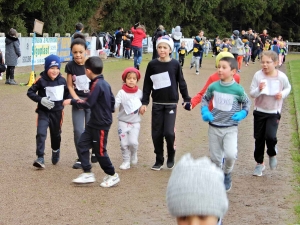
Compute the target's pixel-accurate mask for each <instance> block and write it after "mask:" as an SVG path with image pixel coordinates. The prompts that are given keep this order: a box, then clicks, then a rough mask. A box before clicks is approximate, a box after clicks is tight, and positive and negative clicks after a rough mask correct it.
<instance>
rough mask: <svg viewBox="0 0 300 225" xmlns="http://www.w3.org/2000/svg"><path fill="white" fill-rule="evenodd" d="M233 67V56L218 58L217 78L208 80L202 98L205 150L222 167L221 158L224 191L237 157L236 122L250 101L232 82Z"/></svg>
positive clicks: (239, 87) (228, 186) (234, 71)
mask: <svg viewBox="0 0 300 225" xmlns="http://www.w3.org/2000/svg"><path fill="white" fill-rule="evenodd" d="M236 71H237V61H236V59H234V58H230V57H224V58H221V59H220V62H219V66H218V74H219V77H220V81H216V82H214V83H212V84H211V85H210V86H209V87H208V89H207V91H206V93H205V95H204V96H203V98H202V103H201V114H202V119H203V120H204V121H206V122H209V129H208V136H209V151H210V158H211V160H212V162H213V163H215V164H216V165H217V166H218V167H220V168H222V161H223V156H224V158H225V162H224V165H223V170H224V176H225V179H224V184H225V189H226V191H229V190H230V189H231V186H232V182H231V172H232V170H233V166H234V163H235V160H236V157H237V152H238V149H237V133H238V124H239V122H240V121H241V120H242V119H244V118H245V117H246V116H247V114H248V111H249V107H250V101H249V98H248V96H247V94H246V93H245V91H244V88H243V87H242V86H241V85H239V84H238V83H236V82H235V80H234V78H233V75H234V74H235V73H236ZM212 98H213V109H212V111H209V108H208V107H209V101H210V100H211V99H212Z"/></svg>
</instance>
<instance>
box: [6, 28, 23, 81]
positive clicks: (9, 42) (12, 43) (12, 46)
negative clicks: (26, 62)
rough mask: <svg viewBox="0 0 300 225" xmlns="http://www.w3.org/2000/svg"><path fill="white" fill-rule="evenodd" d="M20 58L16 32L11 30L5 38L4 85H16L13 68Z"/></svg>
mask: <svg viewBox="0 0 300 225" xmlns="http://www.w3.org/2000/svg"><path fill="white" fill-rule="evenodd" d="M20 56H21V50H20V41H19V39H18V38H17V31H16V30H15V29H13V28H11V29H10V30H9V32H8V35H6V38H5V63H6V65H7V70H6V81H5V84H11V85H17V82H16V81H15V67H16V65H17V64H18V58H19V57H20Z"/></svg>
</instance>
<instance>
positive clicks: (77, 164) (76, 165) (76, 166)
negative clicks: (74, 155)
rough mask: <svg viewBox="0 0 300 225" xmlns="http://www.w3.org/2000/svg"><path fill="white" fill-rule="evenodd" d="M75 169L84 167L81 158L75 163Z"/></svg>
mask: <svg viewBox="0 0 300 225" xmlns="http://www.w3.org/2000/svg"><path fill="white" fill-rule="evenodd" d="M72 168H73V169H82V166H81V162H80V161H79V159H77V160H76V162H75V163H74V165H73V167H72Z"/></svg>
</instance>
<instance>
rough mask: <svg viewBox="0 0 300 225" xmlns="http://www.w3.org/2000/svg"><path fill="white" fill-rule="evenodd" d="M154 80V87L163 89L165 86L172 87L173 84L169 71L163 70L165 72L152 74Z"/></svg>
mask: <svg viewBox="0 0 300 225" xmlns="http://www.w3.org/2000/svg"><path fill="white" fill-rule="evenodd" d="M150 78H151V80H152V82H153V89H154V90H157V89H162V88H165V87H170V86H171V80H170V76H169V72H168V71H167V72H163V73H158V74H155V75H152V76H150Z"/></svg>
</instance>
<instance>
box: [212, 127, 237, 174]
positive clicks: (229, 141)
mask: <svg viewBox="0 0 300 225" xmlns="http://www.w3.org/2000/svg"><path fill="white" fill-rule="evenodd" d="M237 135H238V127H237V126H231V127H214V126H211V125H210V126H209V128H208V137H209V151H210V159H211V161H212V162H213V163H214V164H216V166H218V167H220V168H222V167H223V170H224V173H225V174H228V173H230V172H231V171H232V170H233V166H234V163H235V160H236V158H237V153H238V149H237ZM223 157H224V165H223Z"/></svg>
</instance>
